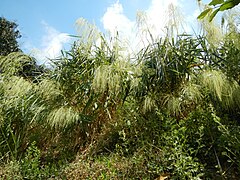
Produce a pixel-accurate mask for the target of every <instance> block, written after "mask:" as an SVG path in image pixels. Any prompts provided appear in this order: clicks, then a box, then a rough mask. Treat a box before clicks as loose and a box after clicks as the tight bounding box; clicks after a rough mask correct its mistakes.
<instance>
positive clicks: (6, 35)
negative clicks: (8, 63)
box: [0, 17, 21, 56]
mask: <svg viewBox="0 0 240 180" xmlns="http://www.w3.org/2000/svg"><path fill="white" fill-rule="evenodd" d="M17 27H18V25H17V24H16V23H15V22H12V21H8V20H7V19H6V18H4V17H0V55H1V56H6V55H8V54H10V53H11V52H18V51H21V50H20V48H19V45H18V42H17V39H18V38H20V37H21V35H20V32H19V30H18V29H17Z"/></svg>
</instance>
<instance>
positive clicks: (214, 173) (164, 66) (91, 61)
mask: <svg viewBox="0 0 240 180" xmlns="http://www.w3.org/2000/svg"><path fill="white" fill-rule="evenodd" d="M227 23H228V24H227V26H224V27H225V28H226V29H225V31H224V32H225V33H224V34H222V33H220V32H221V29H217V28H216V27H215V26H213V24H212V23H209V22H207V21H206V22H203V27H204V33H203V34H201V35H194V36H193V35H187V34H178V35H176V36H174V37H173V36H170V35H166V37H162V38H160V39H155V40H154V39H152V42H151V43H150V44H149V45H148V46H146V47H144V48H143V49H141V50H140V51H139V52H138V53H136V56H134V57H132V56H127V55H126V53H124V52H123V51H124V49H123V48H121V44H120V43H119V40H118V37H116V38H112V39H111V40H110V41H109V40H108V39H107V38H105V37H104V35H102V34H101V33H99V32H97V30H96V28H94V27H93V26H92V25H90V24H88V23H86V22H85V25H82V26H83V27H82V29H84V32H83V33H82V34H84V35H85V36H83V37H82V38H80V39H79V40H77V41H76V42H75V43H74V44H73V45H72V48H71V50H70V51H67V52H63V55H62V56H61V57H60V58H58V59H55V60H53V67H52V68H50V69H47V68H45V69H44V68H43V67H41V69H39V67H38V66H36V62H35V59H34V58H32V57H29V56H28V55H25V54H23V53H22V52H13V53H10V54H8V55H3V56H1V57H0V69H1V75H0V157H1V159H0V163H1V165H0V177H1V178H3V179H155V178H160V179H164V178H169V179H238V178H239V177H240V44H239V43H240V33H239V29H238V28H237V25H236V24H235V21H234V22H233V21H229V22H227ZM217 32H218V33H220V34H217ZM170 34H174V33H170ZM84 37H86V38H84ZM99 40H101V43H100V45H99V43H96V41H99ZM97 44H98V45H97ZM29 64H30V65H34V66H31V67H32V68H24V67H26V65H29ZM27 67H29V66H27ZM26 72H27V73H26Z"/></svg>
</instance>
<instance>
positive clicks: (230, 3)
mask: <svg viewBox="0 0 240 180" xmlns="http://www.w3.org/2000/svg"><path fill="white" fill-rule="evenodd" d="M239 3H240V0H227V1H224V0H212V1H211V2H210V3H209V4H208V5H209V6H214V8H215V10H214V11H213V8H207V9H205V10H204V11H203V12H201V14H200V15H199V16H198V17H197V18H198V19H203V18H205V17H206V16H207V15H208V14H210V13H211V14H210V16H209V21H210V22H211V21H212V20H213V18H214V17H215V16H216V14H217V13H218V12H219V11H225V10H228V9H232V8H234V7H235V6H237V5H238V4H239ZM217 5H219V6H217Z"/></svg>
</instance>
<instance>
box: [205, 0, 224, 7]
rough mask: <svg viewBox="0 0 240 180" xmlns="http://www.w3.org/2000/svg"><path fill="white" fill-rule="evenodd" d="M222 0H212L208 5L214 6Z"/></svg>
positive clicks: (222, 0)
mask: <svg viewBox="0 0 240 180" xmlns="http://www.w3.org/2000/svg"><path fill="white" fill-rule="evenodd" d="M223 2H224V0H212V1H211V2H210V3H209V4H208V5H210V6H216V5H217V4H222V3H223Z"/></svg>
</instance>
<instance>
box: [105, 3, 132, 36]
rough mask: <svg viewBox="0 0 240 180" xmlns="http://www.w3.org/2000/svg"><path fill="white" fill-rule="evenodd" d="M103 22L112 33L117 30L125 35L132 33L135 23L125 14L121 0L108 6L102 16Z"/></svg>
mask: <svg viewBox="0 0 240 180" xmlns="http://www.w3.org/2000/svg"><path fill="white" fill-rule="evenodd" d="M102 23H103V27H104V29H105V30H107V31H109V32H110V34H111V35H114V34H115V33H116V31H118V32H119V33H121V34H124V35H130V34H131V32H132V30H133V27H134V24H135V22H133V21H131V20H130V19H128V18H127V16H126V15H124V13H123V7H122V5H121V4H120V3H119V1H117V2H116V3H115V4H113V5H112V6H110V7H108V8H107V11H106V12H105V14H104V15H103V17H102Z"/></svg>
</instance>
